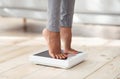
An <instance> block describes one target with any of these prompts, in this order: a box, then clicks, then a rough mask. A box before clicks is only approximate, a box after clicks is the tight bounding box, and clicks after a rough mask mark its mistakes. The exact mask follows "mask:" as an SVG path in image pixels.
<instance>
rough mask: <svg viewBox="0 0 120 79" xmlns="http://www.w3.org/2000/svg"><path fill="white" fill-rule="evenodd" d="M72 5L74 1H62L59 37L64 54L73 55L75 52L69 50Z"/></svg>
mask: <svg viewBox="0 0 120 79" xmlns="http://www.w3.org/2000/svg"><path fill="white" fill-rule="evenodd" d="M74 4H75V0H62V4H61V5H62V6H61V21H60V26H61V27H60V35H61V38H62V41H63V43H64V52H65V53H73V54H74V53H77V51H76V50H74V49H72V48H71V41H72V21H73V14H74Z"/></svg>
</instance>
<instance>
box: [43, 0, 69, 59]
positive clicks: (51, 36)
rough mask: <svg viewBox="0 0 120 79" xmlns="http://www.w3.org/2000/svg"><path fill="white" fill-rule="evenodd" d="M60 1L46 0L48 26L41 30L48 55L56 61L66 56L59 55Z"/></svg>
mask: <svg viewBox="0 0 120 79" xmlns="http://www.w3.org/2000/svg"><path fill="white" fill-rule="evenodd" d="M60 4H61V0H48V26H47V28H46V29H44V30H43V36H44V37H45V39H46V41H47V44H48V49H49V55H50V56H51V57H53V58H56V59H65V58H66V57H67V56H66V55H65V54H63V53H61V43H60V32H59V19H60Z"/></svg>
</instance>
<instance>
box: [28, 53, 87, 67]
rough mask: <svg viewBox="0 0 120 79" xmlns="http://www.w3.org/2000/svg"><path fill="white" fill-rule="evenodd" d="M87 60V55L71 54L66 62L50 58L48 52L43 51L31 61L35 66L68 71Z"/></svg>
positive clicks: (31, 57)
mask: <svg viewBox="0 0 120 79" xmlns="http://www.w3.org/2000/svg"><path fill="white" fill-rule="evenodd" d="M85 58H86V53H83V52H79V53H78V54H69V55H68V58H67V59H64V60H61V59H54V58H51V57H50V56H49V54H48V51H43V52H40V53H39V52H38V53H36V54H33V55H32V56H30V58H29V59H30V61H31V62H32V63H34V64H39V65H46V66H53V67H59V68H65V69H68V68H71V67H73V66H75V65H77V64H79V63H80V62H82V61H84V60H85Z"/></svg>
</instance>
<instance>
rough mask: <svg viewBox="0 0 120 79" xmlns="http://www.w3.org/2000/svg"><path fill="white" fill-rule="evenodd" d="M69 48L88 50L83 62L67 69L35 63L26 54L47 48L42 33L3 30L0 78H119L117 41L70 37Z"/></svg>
mask: <svg viewBox="0 0 120 79" xmlns="http://www.w3.org/2000/svg"><path fill="white" fill-rule="evenodd" d="M3 34H5V35H3ZM72 47H74V48H75V49H78V50H80V51H84V52H86V53H88V57H87V58H86V61H85V62H83V63H81V64H79V65H77V66H75V67H73V68H71V69H68V70H65V69H59V68H53V67H46V66H40V65H39V66H38V65H34V64H32V63H31V62H29V60H28V57H29V55H31V54H32V53H34V52H35V51H38V50H40V51H42V50H45V49H47V48H46V44H45V41H44V39H43V37H42V36H40V35H34V34H18V35H17V34H15V33H11V34H10V33H2V34H0V79H120V40H107V39H101V38H83V37H73V43H72Z"/></svg>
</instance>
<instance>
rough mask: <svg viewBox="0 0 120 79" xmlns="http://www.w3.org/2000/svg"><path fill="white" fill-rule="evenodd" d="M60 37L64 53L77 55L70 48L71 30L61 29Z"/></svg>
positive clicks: (75, 51)
mask: <svg viewBox="0 0 120 79" xmlns="http://www.w3.org/2000/svg"><path fill="white" fill-rule="evenodd" d="M60 36H61V39H62V41H63V44H64V53H67V54H77V53H78V51H77V50H75V49H72V48H71V42H72V30H71V28H66V27H61V28H60Z"/></svg>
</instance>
